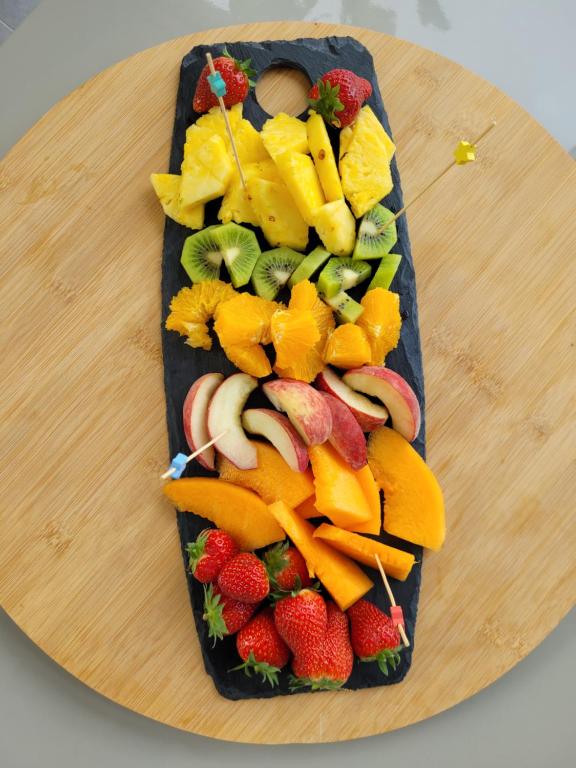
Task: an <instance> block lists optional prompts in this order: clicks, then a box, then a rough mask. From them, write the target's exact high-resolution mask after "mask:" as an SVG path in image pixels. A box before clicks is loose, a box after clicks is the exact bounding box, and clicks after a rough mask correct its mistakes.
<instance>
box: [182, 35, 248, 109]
mask: <svg viewBox="0 0 576 768" xmlns="http://www.w3.org/2000/svg"><path fill="white" fill-rule="evenodd" d="M214 69H215V70H216V71H217V72H220V74H221V75H222V79H223V80H224V82H225V83H226V95H225V96H224V106H225V107H227V108H228V109H230V107H233V106H234V104H240V102H242V101H244V99H245V98H246V96H247V95H248V91H249V90H250V87H251V86H253V85H254V82H253V80H252V79H251V78H252V77H254V75H255V74H256V72H255V71H254V70H253V69H252V67H251V66H250V59H246V60H245V61H238V60H237V59H235V58H234V57H233V56H230V54H229V53H228V51H227V50H226V49H224V56H218V57H217V58H215V59H214ZM209 74H210V67H209V66H208V65H206V66H205V67H204V69H203V70H202V72H201V73H200V77H199V78H198V82H197V83H196V91H195V92H194V99H193V101H192V106H193V108H194V112H208V110H209V109H212V107H217V106H218V99H217V98H216V96H215V95H214V94H213V93H212V91H211V90H210V83H209V82H208V75H209Z"/></svg>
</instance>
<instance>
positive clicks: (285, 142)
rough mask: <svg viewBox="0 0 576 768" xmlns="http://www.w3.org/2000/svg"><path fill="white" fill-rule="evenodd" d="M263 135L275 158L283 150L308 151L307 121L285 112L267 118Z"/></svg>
mask: <svg viewBox="0 0 576 768" xmlns="http://www.w3.org/2000/svg"><path fill="white" fill-rule="evenodd" d="M261 136H262V141H263V142H264V146H265V147H266V149H267V150H268V153H269V154H270V155H271V157H273V158H276V156H277V155H281V154H282V153H283V152H290V151H291V152H304V153H306V152H308V136H307V134H306V123H304V122H302V120H299V119H298V118H297V117H291V116H290V115H287V114H285V113H284V112H279V113H278V114H277V115H275V117H271V118H270V119H269V120H266V122H265V123H264V127H263V128H262V132H261Z"/></svg>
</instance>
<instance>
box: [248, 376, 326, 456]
mask: <svg viewBox="0 0 576 768" xmlns="http://www.w3.org/2000/svg"><path fill="white" fill-rule="evenodd" d="M262 389H263V391H264V394H265V395H266V397H267V398H268V400H270V402H271V403H272V405H273V406H274V408H276V410H278V411H284V413H286V415H287V416H288V418H289V419H290V421H291V422H292V425H293V426H294V428H295V429H296V431H297V432H298V434H299V435H300V437H301V438H302V440H304V442H305V443H306V445H320V444H321V443H325V442H326V440H328V438H329V437H330V433H331V432H332V413H331V412H330V408H328V405H327V404H326V402H325V401H324V398H323V397H322V395H321V394H320V392H317V391H316V390H315V389H314V387H311V386H310V384H306V383H305V382H303V381H297V380H296V379H276V380H275V381H269V382H267V383H266V384H264V385H263V386H262Z"/></svg>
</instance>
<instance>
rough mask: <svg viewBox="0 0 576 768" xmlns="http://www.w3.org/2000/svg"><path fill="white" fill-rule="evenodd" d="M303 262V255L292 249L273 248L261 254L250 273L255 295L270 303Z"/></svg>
mask: <svg viewBox="0 0 576 768" xmlns="http://www.w3.org/2000/svg"><path fill="white" fill-rule="evenodd" d="M303 260H304V254H303V253H298V252H297V251H293V250H292V248H285V247H282V248H273V249H272V250H271V251H264V252H263V253H261V254H260V256H259V257H258V261H257V262H256V266H255V267H254V271H253V272H252V286H253V288H254V290H255V291H256V293H257V295H258V296H261V297H262V298H263V299H269V300H270V301H271V300H272V299H274V298H276V296H277V295H278V292H279V290H280V289H281V288H282V286H284V285H286V283H287V282H288V280H289V279H290V276H291V275H292V273H293V272H294V270H295V269H296V268H297V267H298V266H299V265H300V264H301V263H302V261H303Z"/></svg>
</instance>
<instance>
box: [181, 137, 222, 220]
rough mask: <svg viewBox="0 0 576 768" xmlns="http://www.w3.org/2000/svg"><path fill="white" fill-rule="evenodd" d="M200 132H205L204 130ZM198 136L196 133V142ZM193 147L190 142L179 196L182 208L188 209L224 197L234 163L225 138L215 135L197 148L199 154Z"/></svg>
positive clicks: (186, 147)
mask: <svg viewBox="0 0 576 768" xmlns="http://www.w3.org/2000/svg"><path fill="white" fill-rule="evenodd" d="M193 127H194V126H193ZM189 130H190V129H189ZM197 130H198V131H202V132H204V129H201V128H198V129H197ZM196 137H197V134H196V133H193V134H192V141H193V142H196ZM190 146H191V145H190V144H189V143H188V139H187V140H186V145H185V146H184V162H183V163H182V182H181V185H180V197H179V202H180V206H181V208H183V209H185V210H187V209H189V208H191V207H192V206H194V205H197V204H198V203H205V202H207V201H208V200H215V199H216V198H217V197H220V196H221V195H223V194H224V193H225V192H226V188H227V187H228V183H229V181H230V178H231V176H232V160H231V159H230V155H229V153H228V150H227V149H226V144H225V143H224V139H222V137H221V136H218V135H217V134H212V135H211V136H210V138H209V139H207V140H206V141H205V142H203V143H202V144H201V145H200V146H199V147H198V148H197V149H196V148H194V149H195V151H193V150H191V149H190Z"/></svg>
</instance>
